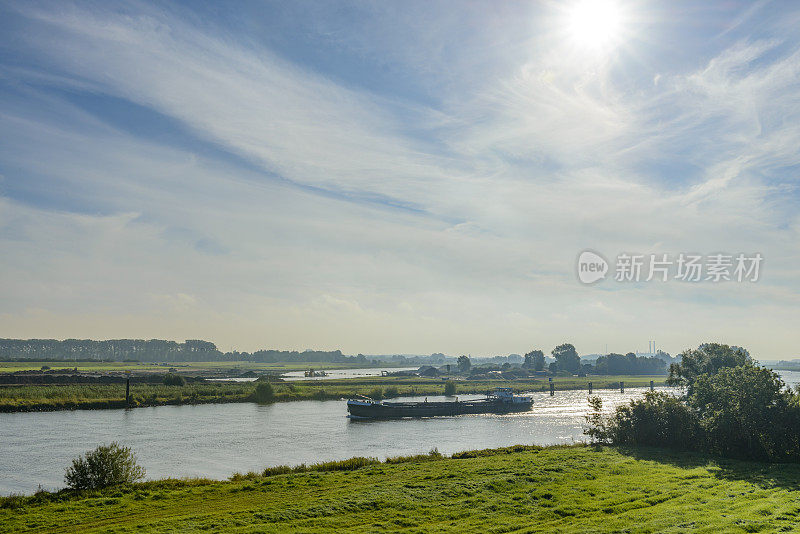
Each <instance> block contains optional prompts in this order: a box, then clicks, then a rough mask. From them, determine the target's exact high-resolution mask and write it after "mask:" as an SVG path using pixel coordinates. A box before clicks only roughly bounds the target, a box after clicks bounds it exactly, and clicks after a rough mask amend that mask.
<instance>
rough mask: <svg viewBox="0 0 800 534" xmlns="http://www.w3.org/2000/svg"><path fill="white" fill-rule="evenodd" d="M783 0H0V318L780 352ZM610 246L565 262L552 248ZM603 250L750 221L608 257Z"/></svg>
mask: <svg viewBox="0 0 800 534" xmlns="http://www.w3.org/2000/svg"><path fill="white" fill-rule="evenodd" d="M797 27H800V4H798V3H796V2H765V1H760V2H750V1H737V0H725V1H718V2H713V1H710V2H693V1H692V2H688V1H687V2H683V1H675V0H668V1H667V0H665V1H647V0H644V1H628V0H618V1H614V0H602V1H600V2H599V3H598V2H592V1H591V0H589V1H587V0H582V1H571V0H565V1H552V2H550V1H538V2H537V1H531V2H489V1H485V2H468V1H464V2H460V1H459V2H456V1H448V2H429V1H421V2H415V1H410V2H367V1H364V2H327V1H320V2H305V1H293V2H263V1H242V2H236V3H228V2H222V3H220V2H201V1H191V2H185V3H174V2H169V3H160V2H125V3H114V2H105V1H98V2H71V1H69V0H61V1H58V2H38V1H35V0H34V1H20V2H8V1H1V0H0V337H11V338H57V339H64V338H93V339H110V338H146V339H150V338H160V339H175V340H179V341H181V340H183V339H206V340H209V341H213V342H215V343H216V344H217V345H218V346H219V347H220V348H221V349H222V350H231V349H236V350H240V351H243V350H247V351H250V350H256V349H259V348H275V349H289V350H304V349H321V350H334V349H340V350H342V351H343V352H345V353H347V354H356V353H364V354H393V353H405V354H430V353H432V352H443V353H446V354H451V355H458V354H471V355H473V356H484V355H495V354H509V353H519V354H522V353H524V352H527V351H529V350H532V349H537V348H538V349H542V350H544V351H545V352H549V351H550V350H551V349H552V348H553V347H554V346H556V345H558V344H560V343H564V342H570V343H573V344H574V345H575V346H576V348H577V349H578V351H579V352H580V353H582V354H589V353H604V352H612V351H613V352H623V353H624V352H628V351H634V350H639V351H646V350H647V348H648V342H649V341H650V340H655V341H656V344H657V346H658V347H659V348H661V349H663V350H666V351H667V352H670V353H673V354H675V353H677V352H680V351H682V350H685V349H688V348H693V347H696V346H697V345H699V344H700V343H703V342H708V341H719V342H724V343H728V344H732V345H738V346H744V347H746V348H748V349H749V350H750V351H751V353H753V355H754V356H756V357H758V358H763V359H781V358H787V359H788V358H792V357H800V348H798V343H797V342H798V334H797V324H798V320H799V319H800V215H799V214H798V207H800V188H799V187H798V186H799V182H798V171H800V33H798V32H797V31H796V29H797ZM584 250H592V251H595V252H598V253H599V254H600V255H601V256H603V257H604V258H607V260H608V261H609V263H610V264H611V267H610V269H611V272H610V276H608V277H607V278H606V279H604V280H601V281H600V282H598V283H595V284H591V285H586V284H583V283H581V282H580V280H579V279H578V276H577V265H576V261H577V260H576V258H577V257H578V255H579V254H580V253H581V252H582V251H584ZM621 253H628V254H641V255H644V256H645V257H649V255H650V254H658V255H659V256H660V255H662V254H668V255H670V256H671V257H672V256H677V255H679V254H680V253H687V254H689V253H694V254H698V255H711V254H729V255H736V254H739V253H745V254H748V255H752V254H755V253H759V254H761V255H762V257H763V262H762V263H761V265H760V273H759V278H758V280H757V281H755V282H751V281H743V282H738V281H735V280H733V281H722V282H719V283H714V282H713V281H707V280H700V281H698V282H696V283H692V282H685V281H680V280H676V279H674V278H672V277H670V279H669V280H668V281H666V282H662V281H659V280H651V281H644V280H641V281H638V282H636V281H629V282H619V281H616V280H614V269H615V263H614V262H615V259H616V258H617V257H618V255H619V254H621Z"/></svg>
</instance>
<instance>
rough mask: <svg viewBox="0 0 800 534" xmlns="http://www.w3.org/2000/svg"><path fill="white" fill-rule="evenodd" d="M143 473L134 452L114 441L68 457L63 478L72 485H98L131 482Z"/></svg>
mask: <svg viewBox="0 0 800 534" xmlns="http://www.w3.org/2000/svg"><path fill="white" fill-rule="evenodd" d="M144 476H145V470H144V468H143V467H142V466H140V465H139V464H138V463H137V462H136V455H134V454H133V453H132V452H131V449H130V447H123V446H121V445H120V444H119V443H117V442H116V441H115V442H113V443H111V445H101V446H99V447H97V448H96V449H95V450H93V451H89V452H87V453H86V454H85V455H84V456H79V457H78V458H75V459H74V460H72V466H71V467H68V468H67V470H66V472H65V474H64V481H65V482H66V483H67V486H69V487H70V488H72V489H100V488H106V487H108V486H117V485H119V484H132V483H134V482H136V481H137V480H141V479H143V478H144Z"/></svg>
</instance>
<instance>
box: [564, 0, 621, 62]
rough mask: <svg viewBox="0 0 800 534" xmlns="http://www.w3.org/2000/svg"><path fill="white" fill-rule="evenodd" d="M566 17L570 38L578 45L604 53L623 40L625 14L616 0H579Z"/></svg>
mask: <svg viewBox="0 0 800 534" xmlns="http://www.w3.org/2000/svg"><path fill="white" fill-rule="evenodd" d="M566 15H567V29H568V32H569V36H570V38H571V39H572V40H573V41H574V43H575V44H576V45H579V46H581V47H584V48H588V49H591V50H595V51H603V50H608V49H610V48H613V47H614V46H615V45H616V44H617V43H618V42H619V41H620V40H621V37H622V35H621V34H622V29H623V27H622V26H623V13H622V10H621V9H620V6H619V4H618V3H617V2H615V1H614V0H578V1H577V2H576V3H575V4H573V5H572V6H571V8H570V9H569V10H568V11H567V13H566Z"/></svg>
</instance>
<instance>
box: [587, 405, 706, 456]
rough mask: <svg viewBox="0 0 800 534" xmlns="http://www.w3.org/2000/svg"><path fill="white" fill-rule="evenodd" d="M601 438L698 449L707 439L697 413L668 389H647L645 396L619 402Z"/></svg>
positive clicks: (617, 441)
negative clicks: (626, 401)
mask: <svg viewBox="0 0 800 534" xmlns="http://www.w3.org/2000/svg"><path fill="white" fill-rule="evenodd" d="M595 438H596V439H597V440H598V441H610V442H611V443H614V444H616V445H648V446H652V447H668V448H672V449H678V450H697V449H698V448H700V447H702V445H703V442H704V436H703V431H702V429H701V428H700V424H699V421H698V419H697V415H696V414H695V413H694V412H693V411H692V410H691V409H690V408H689V406H687V405H686V404H685V403H683V402H681V400H680V399H678V398H677V397H674V396H672V395H670V394H668V393H661V392H649V391H648V392H647V393H645V396H644V398H643V399H637V400H634V401H631V402H630V403H629V404H626V405H623V406H618V407H617V409H616V412H615V413H614V416H613V417H612V418H611V420H610V421H609V422H608V426H607V428H606V429H605V434H604V435H603V434H602V433H598V434H597V435H596V436H595Z"/></svg>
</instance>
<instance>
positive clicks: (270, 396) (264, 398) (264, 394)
mask: <svg viewBox="0 0 800 534" xmlns="http://www.w3.org/2000/svg"><path fill="white" fill-rule="evenodd" d="M274 399H275V390H274V389H272V384H270V383H269V382H259V383H258V385H257V386H256V390H255V391H254V392H253V400H255V401H256V402H272V401H273V400H274Z"/></svg>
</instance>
